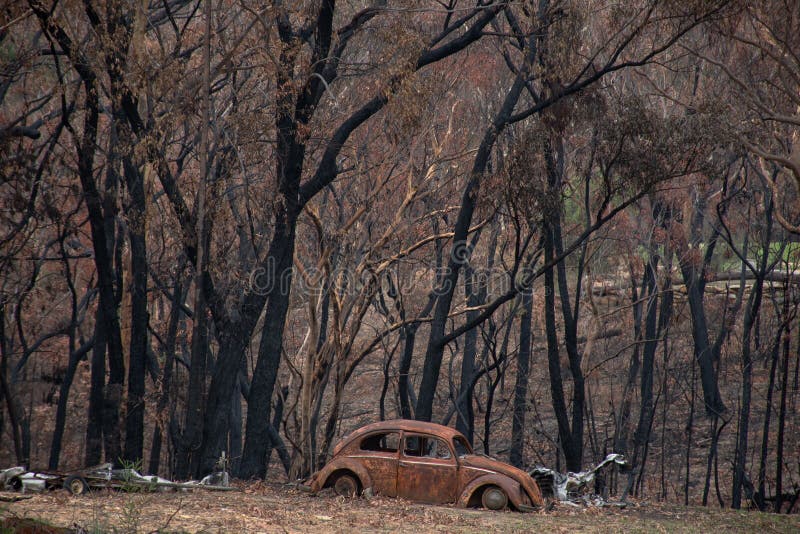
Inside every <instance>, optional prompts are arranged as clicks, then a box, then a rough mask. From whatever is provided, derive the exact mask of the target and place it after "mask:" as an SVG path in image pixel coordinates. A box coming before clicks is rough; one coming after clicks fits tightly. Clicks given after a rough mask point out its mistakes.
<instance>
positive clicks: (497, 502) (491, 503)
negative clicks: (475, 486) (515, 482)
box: [481, 486, 508, 510]
mask: <svg viewBox="0 0 800 534" xmlns="http://www.w3.org/2000/svg"><path fill="white" fill-rule="evenodd" d="M481 502H482V503H483V507H484V508H488V509H489V510H502V509H503V508H505V507H506V505H508V497H507V496H506V493H505V492H504V491H503V490H501V489H500V488H498V487H497V486H491V487H489V488H486V490H485V491H484V492H483V496H482V497H481Z"/></svg>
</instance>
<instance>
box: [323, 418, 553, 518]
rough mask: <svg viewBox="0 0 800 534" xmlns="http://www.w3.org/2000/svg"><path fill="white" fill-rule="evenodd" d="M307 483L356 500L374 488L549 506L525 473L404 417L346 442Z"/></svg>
mask: <svg viewBox="0 0 800 534" xmlns="http://www.w3.org/2000/svg"><path fill="white" fill-rule="evenodd" d="M307 484H308V485H307V487H308V489H309V490H310V491H311V492H313V493H316V492H318V491H320V490H322V489H323V488H333V489H334V491H335V492H336V493H337V494H339V495H343V496H347V497H352V496H356V495H359V494H361V493H362V492H364V491H367V490H369V491H370V492H371V493H373V494H379V495H383V496H387V497H401V498H405V499H408V500H412V501H418V502H426V503H432V504H443V503H455V504H456V505H457V506H460V507H478V506H483V507H484V508H488V509H491V510H502V509H504V508H507V507H511V508H513V509H515V510H519V511H525V512H528V511H533V510H535V509H536V508H538V507H541V506H543V504H544V502H543V500H542V494H541V492H540V491H539V487H538V486H537V484H536V482H535V481H534V480H533V478H531V476H530V475H528V474H527V473H526V472H524V471H522V470H521V469H517V468H515V467H512V466H511V465H508V464H506V463H503V462H501V461H498V460H495V459H492V458H489V457H488V456H484V455H478V454H474V453H473V451H472V447H470V445H469V442H468V441H467V439H466V438H465V437H464V436H463V435H462V434H461V433H460V432H458V431H456V430H454V429H452V428H449V427H446V426H442V425H437V424H435V423H426V422H422V421H410V420H404V419H398V420H394V421H381V422H378V423H373V424H369V425H367V426H364V427H361V428H359V429H358V430H356V431H354V432H352V433H351V434H349V435H348V436H346V437H345V438H343V439H342V441H340V442H339V443H338V444H337V445H336V447H334V450H333V457H332V458H331V460H330V461H329V462H328V463H327V464H326V465H325V466H324V467H323V468H322V469H321V470H319V471H317V472H316V473H314V474H313V475H312V476H311V478H310V479H309V481H308V483H307Z"/></svg>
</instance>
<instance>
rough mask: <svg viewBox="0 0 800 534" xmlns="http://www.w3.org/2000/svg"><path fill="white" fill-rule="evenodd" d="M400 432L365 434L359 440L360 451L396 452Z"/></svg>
mask: <svg viewBox="0 0 800 534" xmlns="http://www.w3.org/2000/svg"><path fill="white" fill-rule="evenodd" d="M399 446H400V433H398V432H384V433H381V434H373V435H371V436H367V437H366V438H364V440H363V441H362V442H361V450H362V451H375V452H397V450H398V449H399V448H400V447H399Z"/></svg>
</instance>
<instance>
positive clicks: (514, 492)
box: [456, 473, 530, 509]
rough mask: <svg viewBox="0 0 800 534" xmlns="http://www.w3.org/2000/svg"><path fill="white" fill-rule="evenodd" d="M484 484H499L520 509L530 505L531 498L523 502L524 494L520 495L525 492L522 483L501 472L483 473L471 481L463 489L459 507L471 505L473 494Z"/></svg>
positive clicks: (511, 501) (457, 503)
mask: <svg viewBox="0 0 800 534" xmlns="http://www.w3.org/2000/svg"><path fill="white" fill-rule="evenodd" d="M483 486H499V487H500V488H501V489H502V490H503V491H505V492H506V495H507V496H508V500H509V502H510V503H511V504H512V505H513V506H514V507H515V508H517V509H519V508H520V506H525V507H530V502H529V498H526V499H525V500H526V501H528V502H523V500H522V495H520V492H522V494H525V489H524V488H523V487H522V486H521V485H520V483H519V482H517V481H516V480H514V479H513V478H511V477H508V476H506V475H502V474H500V473H492V474H488V475H483V476H481V477H478V478H476V479H475V480H473V481H471V482H470V483H469V484H467V485H466V486H465V487H464V489H463V490H462V492H461V496H460V497H459V498H458V501H457V502H456V506H458V507H459V508H466V507H467V506H468V505H469V501H470V498H471V497H472V494H473V493H475V491H476V490H478V489H479V488H481V487H483ZM526 497H527V495H526Z"/></svg>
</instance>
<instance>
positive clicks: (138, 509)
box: [0, 483, 800, 532]
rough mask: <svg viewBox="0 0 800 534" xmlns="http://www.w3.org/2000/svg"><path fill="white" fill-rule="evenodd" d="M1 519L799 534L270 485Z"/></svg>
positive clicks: (706, 514) (46, 505) (39, 509)
mask: <svg viewBox="0 0 800 534" xmlns="http://www.w3.org/2000/svg"><path fill="white" fill-rule="evenodd" d="M0 517H1V518H3V519H9V518H37V519H41V520H44V521H47V522H48V523H51V524H53V525H58V526H66V527H81V528H84V529H87V530H89V531H97V530H100V531H103V532H107V531H112V530H116V531H117V532H153V531H157V530H161V531H170V532H174V531H179V532H309V531H314V532H346V531H357V532H489V531H491V532H524V531H529V532H530V531H536V530H540V529H546V530H550V531H556V532H575V531H579V532H598V531H603V532H615V531H624V530H631V529H635V530H643V531H648V532H649V531H668V532H676V531H678V532H680V531H690V532H691V531H694V532H697V531H706V530H712V529H717V530H729V529H732V530H740V531H741V530H744V531H756V530H762V531H766V532H793V531H795V532H796V531H797V529H798V528H800V517H798V516H777V515H774V514H759V513H753V512H750V513H746V512H733V511H726V510H723V511H720V510H715V509H702V508H685V507H678V506H672V505H669V506H668V505H660V504H646V503H645V504H640V505H638V506H631V507H629V508H627V509H624V510H620V509H617V508H574V507H568V506H557V507H556V508H555V510H553V511H551V512H547V513H538V514H520V513H516V512H500V513H496V512H486V511H479V510H461V509H457V508H453V507H451V506H426V505H421V504H413V503H409V502H408V501H403V500H400V499H388V498H381V497H376V498H372V499H370V500H366V499H356V500H344V499H341V498H337V497H333V496H330V495H320V496H316V497H312V496H310V495H307V494H305V493H301V492H299V491H297V490H294V489H287V488H286V487H284V486H278V485H267V484H263V483H256V484H250V485H247V486H245V487H243V491H242V492H236V493H234V492H230V493H228V492H225V493H211V492H205V491H198V492H195V493H157V494H124V493H119V492H98V493H95V494H94V495H90V496H85V497H73V496H70V495H67V494H66V493H65V492H63V491H57V492H51V493H47V494H44V495H37V496H35V497H34V498H32V499H29V500H27V501H24V502H19V503H14V504H10V505H8V506H6V507H5V508H0Z"/></svg>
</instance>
